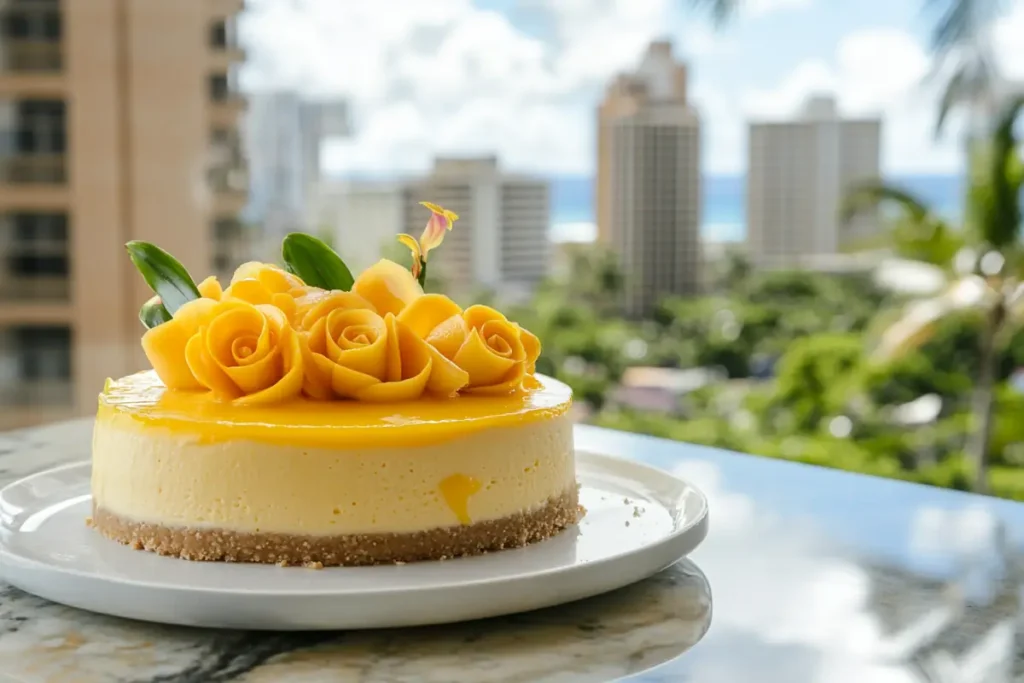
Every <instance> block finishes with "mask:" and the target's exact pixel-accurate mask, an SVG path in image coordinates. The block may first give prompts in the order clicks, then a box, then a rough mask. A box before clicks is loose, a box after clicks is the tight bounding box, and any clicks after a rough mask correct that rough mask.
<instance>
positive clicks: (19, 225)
mask: <svg viewBox="0 0 1024 683" xmlns="http://www.w3.org/2000/svg"><path fill="white" fill-rule="evenodd" d="M0 253H2V254H3V259H2V261H0V264H2V265H0V299H14V300H56V301H66V300H67V298H68V296H69V291H70V289H69V287H70V284H69V278H68V275H69V271H70V257H69V249H68V219H67V215H66V214H62V213H29V212H24V213H12V214H7V215H0Z"/></svg>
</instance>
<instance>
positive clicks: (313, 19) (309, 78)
mask: <svg viewBox="0 0 1024 683" xmlns="http://www.w3.org/2000/svg"><path fill="white" fill-rule="evenodd" d="M598 4H600V8H598V7H597V5H598ZM252 6H253V7H252V9H251V10H250V12H249V16H248V17H247V18H246V19H245V22H244V24H243V35H244V36H245V38H246V41H247V43H248V44H250V45H252V46H255V48H256V49H255V50H253V52H255V53H257V57H258V58H257V59H256V60H254V63H253V64H252V66H251V67H247V70H246V71H245V72H244V82H245V84H246V85H247V86H248V87H251V88H261V87H293V88H294V87H296V86H297V85H299V86H300V87H301V88H302V89H303V90H304V91H305V92H307V93H309V94H313V95H323V94H335V95H341V96H344V97H346V98H348V99H349V100H350V102H351V104H352V109H353V112H354V118H355V125H356V134H355V136H354V137H353V139H352V140H350V141H347V142H345V143H342V144H332V145H329V147H328V150H327V153H326V155H325V156H326V159H325V163H326V164H327V165H328V167H329V168H331V169H332V170H338V171H347V170H352V171H359V172H374V171H379V172H388V171H416V170H421V169H423V168H425V167H427V166H428V165H429V163H430V158H431V157H432V156H433V155H434V154H444V153H460V154H466V153H477V152H479V153H497V154H498V155H499V157H500V158H501V160H502V163H503V164H505V165H506V166H508V167H510V168H516V169H522V170H539V171H545V172H566V173H584V172H588V171H589V170H590V169H591V168H592V166H593V155H594V150H593V139H594V134H593V119H594V111H595V107H596V104H597V102H598V100H599V98H600V94H601V91H602V88H603V86H604V84H605V83H606V82H607V81H608V79H609V78H610V77H611V76H612V75H613V74H614V73H615V72H617V71H620V70H622V69H624V68H627V67H631V66H632V65H633V64H635V63H636V61H637V60H638V58H639V56H640V54H641V53H642V50H643V48H644V46H645V45H646V43H647V42H648V41H649V40H651V38H652V37H654V36H656V35H657V34H658V32H659V30H660V29H661V28H662V27H663V26H665V25H666V23H667V21H668V17H669V10H670V8H671V3H670V0H565V1H560V2H558V3H538V4H537V6H536V7H534V8H533V9H534V12H535V19H536V20H537V21H538V22H541V23H543V24H544V25H545V26H546V28H547V29H548V33H549V35H550V36H551V37H550V39H549V40H546V41H543V40H541V39H539V38H537V37H534V36H532V35H528V34H527V33H525V32H524V31H521V30H519V29H518V28H517V27H515V26H513V25H512V24H511V23H510V22H509V20H508V19H507V18H506V17H505V16H504V15H502V14H499V13H497V12H492V11H487V10H482V9H480V8H478V7H475V6H474V5H473V4H472V3H471V2H470V1H469V0H431V2H430V3H424V2H421V1H419V0H375V1H374V2H365V3H364V2H359V3H356V2H344V3H341V2H334V1H332V0H305V2H302V3H300V5H299V8H298V10H296V9H295V7H294V6H290V5H288V4H286V3H280V2H271V1H268V0H263V2H254V3H252ZM596 9H601V11H596ZM705 43H706V44H705V47H708V46H709V45H710V41H705ZM708 49H710V48H708Z"/></svg>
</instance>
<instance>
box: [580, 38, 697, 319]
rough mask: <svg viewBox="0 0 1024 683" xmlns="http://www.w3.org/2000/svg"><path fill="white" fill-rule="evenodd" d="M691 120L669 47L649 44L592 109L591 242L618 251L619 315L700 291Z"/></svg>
mask: <svg viewBox="0 0 1024 683" xmlns="http://www.w3.org/2000/svg"><path fill="white" fill-rule="evenodd" d="M700 149H701V145H700V118H699V116H698V113H697V111H696V110H695V109H694V108H693V106H692V105H691V104H690V103H689V101H688V99H687V69H686V66H685V65H684V64H681V63H679V62H677V61H676V60H675V58H674V57H673V54H672V44H671V43H670V42H667V41H657V42H654V43H651V45H650V46H649V47H648V49H647V53H646V54H645V55H644V57H643V59H642V60H641V62H640V65H639V67H638V68H637V69H636V71H634V72H633V73H629V74H622V75H620V76H618V77H617V78H616V79H615V80H614V81H612V83H611V84H610V85H609V86H608V89H607V91H606V93H605V98H604V100H603V102H602V103H601V105H600V108H599V110H598V123H597V184H596V188H595V201H596V204H597V206H596V214H597V229H598V241H599V242H601V243H602V244H604V245H606V246H607V247H608V248H610V249H612V250H613V251H615V252H616V253H617V254H619V256H620V259H621V262H622V267H623V272H624V273H625V275H626V277H627V285H626V292H625V301H624V308H625V312H626V314H627V315H630V316H644V315H649V314H650V313H651V312H652V311H653V310H654V308H655V307H656V306H657V304H658V301H659V300H661V299H662V298H664V297H665V296H668V295H688V294H693V293H695V292H697V291H698V290H699V288H700V282H701V280H700V265H701V257H700V234H699V232H700V220H701V176H700Z"/></svg>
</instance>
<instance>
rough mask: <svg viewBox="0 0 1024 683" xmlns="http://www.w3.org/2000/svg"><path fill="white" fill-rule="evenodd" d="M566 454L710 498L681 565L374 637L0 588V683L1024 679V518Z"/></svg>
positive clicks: (785, 471) (745, 460) (595, 440)
mask: <svg viewBox="0 0 1024 683" xmlns="http://www.w3.org/2000/svg"><path fill="white" fill-rule="evenodd" d="M90 430H91V424H90V423H89V422H88V421H81V422H72V423H64V424H58V425H52V426H48V427H44V428H40V429H34V430H27V431H22V432H14V433H9V434H0V484H5V483H7V482H9V481H11V480H14V479H17V478H19V477H21V476H24V475H26V474H29V473H31V472H34V471H38V470H41V469H45V468H47V467H50V466H53V465H55V464H60V463H64V462H69V461H74V460H82V459H85V458H87V457H88V448H89V442H90ZM577 444H578V445H579V446H581V447H583V448H589V449H595V450H601V451H603V452H609V453H612V454H615V455H620V456H622V457H631V458H636V459H640V460H644V461H646V462H649V463H651V464H653V465H656V466H659V467H662V468H665V469H668V470H672V471H675V472H677V473H678V474H680V475H681V476H684V477H686V478H688V479H690V480H691V481H693V482H694V483H696V484H697V485H698V486H700V487H701V488H702V489H704V490H705V492H706V493H707V494H708V496H709V499H710V501H711V532H710V535H709V537H708V540H707V541H706V542H705V544H704V545H703V546H702V547H701V548H700V549H698V551H697V552H696V553H695V554H694V556H693V558H692V559H691V560H686V561H683V562H681V563H679V564H677V565H675V566H673V567H671V568H669V569H667V570H665V571H664V572H662V573H660V574H658V575H656V576H654V577H652V578H650V579H648V580H647V581H644V582H641V583H639V584H636V585H634V586H631V587H629V588H625V589H622V590H619V591H616V592H613V593H610V594H608V595H604V596H600V597H597V598H592V599H589V600H585V601H582V602H578V603H573V604H570V605H564V606H561V607H556V608H551V609H546V610H540V611H537V612H531V613H527V614H521V615H515V616H510V617H502V618H497V619H489V620H485V621H478V622H470V623H466V624H456V625H449V626H437V627H424V628H416V629H396V630H385V631H353V632H325V633H258V632H235V631H206V630H201V629H189V628H181V627H167V626H161V625H156V624H146V623H141V622H133V621H126V620H121V619H116V618H111V617H104V616H100V615H94V614H89V613H86V612H82V611H79V610H76V609H73V608H69V607H63V606H60V605H55V604H53V603H49V602H46V601H44V600H41V599H39V598H35V597H33V596H30V595H27V594H25V593H22V592H21V591H19V590H17V589H15V588H13V587H10V586H7V585H4V584H2V583H0V682H5V681H19V682H24V683H37V682H40V683H41V682H53V683H99V682H103V683H107V682H140V683H141V682H143V681H163V682H172V681H173V682H178V683H206V682H221V681H242V682H252V683H260V682H264V681H289V682H291V681H295V682H297V683H303V682H308V683H320V682H324V683H326V682H334V681H388V682H394V683H404V682H406V681H426V682H433V681H436V682H446V683H447V682H450V681H474V682H476V681H482V682H494V683H512V682H518V681H523V682H526V681H529V682H531V683H532V682H534V681H537V682H551V683H576V682H583V681H609V680H620V679H621V680H629V681H642V682H644V683H655V682H661V681H665V682H669V681H684V680H693V681H701V682H708V683H737V682H745V681H766V682H772V683H774V682H778V683H804V682H807V683H811V682H815V683H844V682H846V681H849V682H850V683H854V682H856V683H861V682H867V681H871V682H874V681H883V682H888V681H892V682H903V681H907V682H912V681H913V682H916V681H928V682H937V683H952V682H956V683H970V682H971V681H979V682H981V681H993V682H994V681H1007V682H1009V681H1024V630H1022V629H1021V626H1022V625H1024V618H1022V617H1021V609H1020V597H1019V593H1020V591H1019V586H1020V577H1021V576H1024V571H1022V569H1024V565H1021V563H1020V562H1019V560H1018V558H1019V554H1018V551H1019V549H1020V548H1021V547H1024V506H1021V505H1019V504H1015V503H1009V502H1006V501H998V500H994V499H990V498H983V497H977V496H970V495H967V494H961V493H957V492H951V491H943V490H938V489H930V488H925V487H920V486H914V485H910V484H904V483H899V482H890V481H883V480H878V479H873V478H869V477H861V476H858V475H851V474H846V473H840V472H833V471H829V470H822V469H819V468H812V467H804V466H800V465H793V464H790V463H784V462H779V461H770V460H762V459H757V458H751V457H748V456H743V455H738V454H733V453H725V452H721V451H716V450H712V449H706V448H699V447H694V446H689V445H685V444H678V443H672V442H667V441H661V440H657V439H650V438H646V437H638V436H634V435H627V434H621V433H618V432H609V431H606V430H599V429H595V428H590V427H581V428H579V430H578V432H577ZM712 592H713V594H714V603H713V604H714V620H712V597H711V596H712Z"/></svg>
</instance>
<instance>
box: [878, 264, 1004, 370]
mask: <svg viewBox="0 0 1024 683" xmlns="http://www.w3.org/2000/svg"><path fill="white" fill-rule="evenodd" d="M998 298H999V297H998V294H997V293H996V292H995V291H994V290H993V289H992V287H991V286H989V284H988V283H987V282H986V281H985V280H984V278H982V277H980V276H977V275H968V276H965V277H963V278H961V279H959V280H957V281H956V282H954V283H952V284H951V285H950V286H949V288H948V289H947V290H946V291H945V292H943V293H942V294H940V295H938V296H936V297H932V298H929V299H921V300H918V301H914V302H912V303H910V304H908V305H907V306H906V307H905V308H904V309H903V313H902V315H901V316H900V318H899V320H896V321H895V322H894V323H893V324H892V325H890V326H889V327H888V328H887V329H886V330H885V332H884V333H883V334H882V336H881V339H880V340H879V343H878V346H877V347H876V348H875V350H874V353H873V354H872V355H873V357H874V359H875V360H876V361H879V362H889V361H892V360H895V359H897V358H899V357H900V356H902V355H904V354H906V353H907V352H909V351H912V350H914V349H916V348H919V347H920V346H921V345H923V344H924V343H926V342H927V341H928V340H929V339H931V338H932V336H933V335H934V334H935V327H936V325H937V324H938V322H939V321H940V320H942V319H943V318H945V317H946V316H948V315H950V314H952V313H956V312H958V311H963V310H967V309H972V308H973V309H983V308H987V307H990V306H992V305H993V304H994V303H995V302H996V301H997V300H998Z"/></svg>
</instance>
